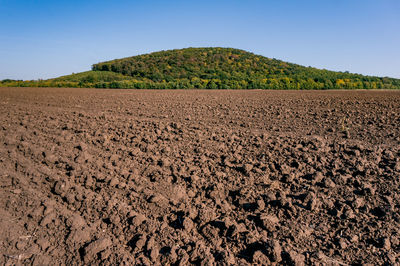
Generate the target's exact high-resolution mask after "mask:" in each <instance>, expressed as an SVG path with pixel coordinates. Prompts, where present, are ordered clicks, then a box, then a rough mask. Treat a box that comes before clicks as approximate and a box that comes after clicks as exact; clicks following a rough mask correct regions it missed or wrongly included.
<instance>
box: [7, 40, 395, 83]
mask: <svg viewBox="0 0 400 266" xmlns="http://www.w3.org/2000/svg"><path fill="white" fill-rule="evenodd" d="M12 85H14V86H59V87H61V86H62V87H97V88H137V89H147V88H148V89H296V90H298V89H400V79H394V78H387V77H383V78H381V77H372V76H364V75H359V74H351V73H348V72H335V71H329V70H321V69H317V68H312V67H304V66H301V65H297V64H292V63H287V62H284V61H281V60H277V59H270V58H267V57H264V56H260V55H255V54H253V53H250V52H246V51H243V50H238V49H233V48H219V47H213V48H211V47H210V48H186V49H179V50H168V51H160V52H154V53H149V54H144V55H138V56H133V57H127V58H122V59H116V60H112V61H107V62H102V63H98V64H94V65H93V67H92V71H87V72H82V73H78V74H73V75H68V76H63V77H60V78H56V79H50V80H43V81H7V82H5V81H3V82H2V83H0V86H12Z"/></svg>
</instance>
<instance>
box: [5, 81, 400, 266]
mask: <svg viewBox="0 0 400 266" xmlns="http://www.w3.org/2000/svg"><path fill="white" fill-rule="evenodd" d="M0 103H1V104H0V167H1V168H0V193H1V194H0V195H1V197H0V228H1V233H0V254H1V257H0V264H1V265H4V264H6V265H12V264H33V265H47V264H50V265H56V264H73V265H81V264H100V263H103V264H114V265H117V264H134V263H136V264H144V265H152V264H163V265H164V264H173V265H187V264H189V263H193V264H198V265H213V264H221V265H230V264H241V265H245V264H255V263H260V264H294V265H302V264H321V265H327V264H330V265H345V264H361V263H372V264H375V265H381V264H385V263H386V264H398V263H400V212H399V210H400V181H399V176H400V159H399V158H400V137H399V136H400V126H399V124H400V92H397V91H396V92H395V91H386V92H385V91H357V92H355V91H324V92H315V91H310V92H309V91H307V92H305V91H300V92H294V91H289V92H283V91H136V90H95V89H51V88H40V89H33V88H18V89H16V88H0Z"/></svg>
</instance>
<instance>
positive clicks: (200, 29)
mask: <svg viewBox="0 0 400 266" xmlns="http://www.w3.org/2000/svg"><path fill="white" fill-rule="evenodd" d="M216 46H217V47H232V48H238V49H244V50H247V51H250V52H253V53H255V54H259V55H263V56H266V57H270V58H277V59H281V60H284V61H288V62H292V63H297V64H300V65H304V66H312V67H317V68H324V69H329V70H335V71H349V72H352V73H360V74H365V75H375V76H389V77H396V78H400V1H399V0H302V1H300V0H298V1H294V0H274V1H272V0H271V1H268V0H264V1H261V0H247V1H245V0H230V1H228V0H204V1H190V0H186V1H183V0H182V1H178V0H169V1H153V0H143V1H119V0H112V1H111V0H96V1H94V0H80V1H76V0H68V1H65V0H58V1H54V0H53V1H50V0H24V1H23V0H0V80H2V79H7V78H9V79H23V80H31V79H39V78H41V79H47V78H53V77H57V76H61V75H68V74H71V73H77V72H81V71H87V70H90V69H91V66H92V64H95V63H98V62H101V61H105V60H112V59H116V58H123V57H128V56H133V55H138V54H143V53H149V52H154V51H159V50H169V49H177V48H185V47H216Z"/></svg>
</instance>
